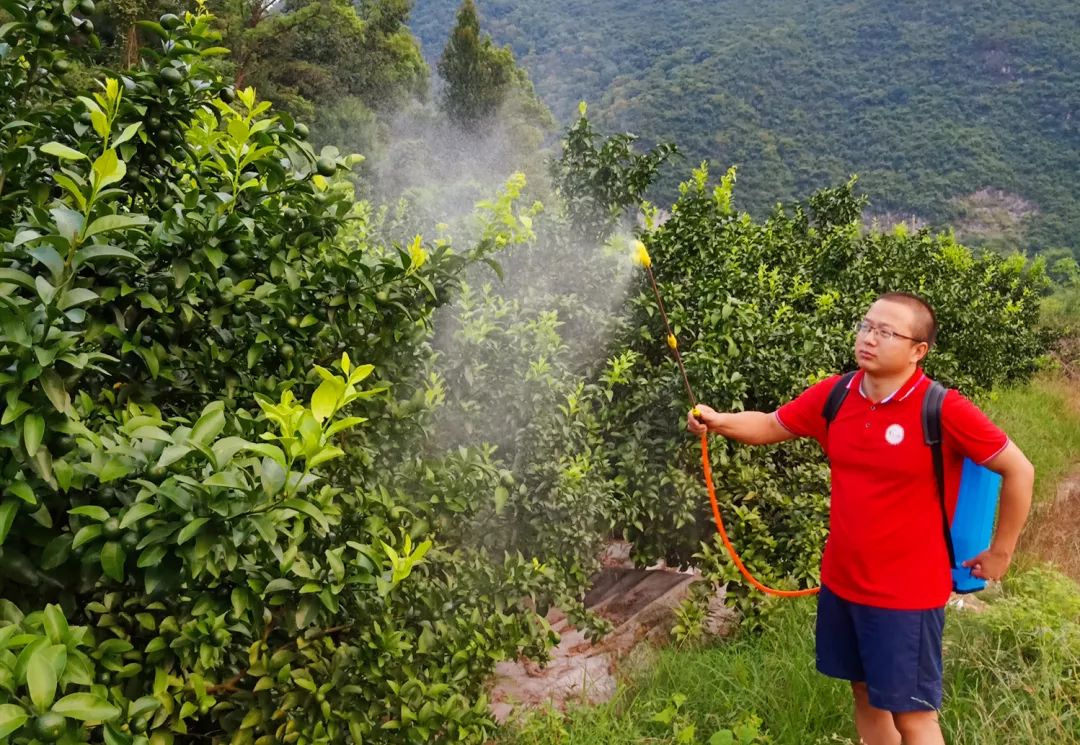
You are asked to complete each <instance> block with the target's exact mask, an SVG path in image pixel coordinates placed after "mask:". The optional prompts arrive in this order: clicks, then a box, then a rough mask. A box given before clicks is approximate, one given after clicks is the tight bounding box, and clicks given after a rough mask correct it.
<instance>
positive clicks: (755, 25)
mask: <svg viewBox="0 0 1080 745" xmlns="http://www.w3.org/2000/svg"><path fill="white" fill-rule="evenodd" d="M457 4H458V3H457V0H417V3H416V6H415V8H414V10H413V14H412V18H411V21H410V26H411V27H412V29H413V31H414V32H415V33H416V34H417V35H418V36H419V37H420V38H421V40H422V42H423V45H424V53H425V55H426V56H427V57H428V58H429V59H433V58H434V57H435V56H437V55H438V54H439V51H440V50H441V49H442V47H443V44H444V43H445V41H446V37H447V35H448V30H449V28H450V27H451V25H452V20H453V14H454V11H455V9H456V7H457ZM480 12H481V15H482V17H483V22H484V25H485V28H486V29H488V30H489V31H491V33H492V35H493V37H494V38H495V41H496V42H497V43H500V44H507V43H508V44H510V45H511V46H512V47H513V49H514V52H515V54H516V56H517V58H518V60H519V62H521V63H522V64H523V65H524V66H525V67H526V68H527V69H528V71H529V73H530V75H531V76H532V79H533V81H534V83H535V85H536V88H537V91H538V93H539V94H540V96H541V97H542V98H543V99H544V100H545V101H546V102H547V104H548V105H549V106H551V108H552V109H553V111H554V113H555V114H556V116H557V117H559V119H560V120H561V121H563V122H566V121H568V120H569V119H570V118H571V116H572V114H573V112H574V110H575V108H574V107H575V106H576V104H577V102H578V101H579V100H582V99H585V100H588V101H589V103H590V104H592V105H593V107H592V108H591V109H590V112H591V113H593V114H595V119H596V120H597V121H598V123H599V124H600V125H601V126H603V127H605V128H611V129H629V130H631V131H634V132H635V133H637V134H639V135H641V136H642V137H643V138H644V139H645V140H646V141H647V142H652V141H654V140H673V141H675V142H677V143H678V144H679V145H680V146H681V147H682V148H683V150H684V152H685V154H686V156H687V158H688V160H689V161H690V164H694V163H696V162H697V161H699V160H701V159H704V158H709V159H711V160H713V161H715V162H716V164H717V165H718V166H722V167H726V166H727V165H729V164H733V163H734V164H739V165H740V171H739V198H740V200H741V203H742V205H743V206H744V207H749V208H751V209H753V210H754V211H755V212H758V213H761V212H763V211H765V210H767V209H768V207H769V206H771V204H773V203H774V202H775V201H777V200H791V199H795V198H798V197H800V196H802V195H805V194H807V193H809V192H810V191H812V190H813V189H815V188H820V187H822V186H826V185H830V184H836V183H839V182H842V181H843V180H846V178H847V177H848V176H849V175H850V174H851V173H857V174H859V176H860V179H861V188H862V189H863V190H864V191H865V192H866V193H868V194H869V195H870V196H871V207H870V210H871V212H872V213H873V214H876V215H883V214H884V213H887V212H892V213H901V214H903V215H904V216H906V217H907V216H913V217H914V218H915V220H916V221H917V222H918V221H928V222H930V223H932V224H943V223H945V222H949V223H952V224H955V225H957V226H958V229H959V231H960V234H961V237H962V238H964V239H965V240H967V241H969V242H978V241H983V242H985V243H988V244H990V245H997V246H1001V247H1004V248H1009V247H1012V246H1016V245H1017V244H1019V245H1021V246H1022V247H1024V248H1027V249H1047V248H1053V247H1069V248H1071V249H1072V250H1073V251H1080V239H1078V238H1077V235H1080V182H1077V180H1076V178H1075V175H1076V173H1078V172H1080V121H1078V117H1080V35H1078V34H1077V29H1080V3H1071V2H1060V1H1058V0H1019V1H1018V2H1006V1H1005V0H975V1H973V2H963V3H959V2H938V1H936V0H911V1H909V2H884V1H883V0H850V1H849V2H842V3H841V2H835V1H834V0H807V1H806V2H801V3H792V2H789V1H788V0H753V1H752V2H751V1H749V0H726V1H725V2H705V1H704V0H669V2H666V3H663V4H662V5H657V4H652V3H636V2H626V1H625V0H568V1H567V2H563V3H556V4H552V3H547V2H540V1H539V0H513V1H512V0H485V1H484V2H482V3H480ZM686 167H688V166H685V167H684V168H681V169H671V170H670V172H669V173H668V174H667V175H666V177H665V179H663V180H662V181H661V184H662V186H663V188H664V189H665V194H664V196H668V197H670V196H671V195H672V193H673V186H674V185H675V183H676V182H677V180H678V179H679V177H681V176H684V174H685V172H686ZM894 218H895V215H890V216H889V219H894Z"/></svg>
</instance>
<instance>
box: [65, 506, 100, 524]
mask: <svg viewBox="0 0 1080 745" xmlns="http://www.w3.org/2000/svg"><path fill="white" fill-rule="evenodd" d="M68 514H69V515H81V516H82V517H88V518H90V519H91V520H97V521H98V522H99V523H103V522H105V521H106V520H108V519H109V511H108V510H107V509H105V508H104V507H99V506H98V505H96V504H88V505H84V506H82V507H75V508H72V509H70V510H68Z"/></svg>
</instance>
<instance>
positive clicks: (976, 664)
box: [501, 568, 1080, 745]
mask: <svg viewBox="0 0 1080 745" xmlns="http://www.w3.org/2000/svg"><path fill="white" fill-rule="evenodd" d="M988 599H989V601H990V602H989V605H988V607H987V609H986V610H985V611H983V612H981V613H977V612H974V611H955V610H953V609H950V611H949V615H948V620H947V622H946V634H945V649H946V652H945V678H946V679H945V705H944V710H943V712H942V727H943V730H944V731H945V736H946V740H947V741H948V742H949V743H950V744H951V745H1015V744H1016V743H1055V745H1077V744H1080V624H1078V623H1077V622H1078V621H1080V589H1078V588H1077V586H1076V585H1075V583H1073V582H1071V581H1070V580H1069V579H1067V578H1065V577H1063V576H1062V575H1060V574H1057V573H1056V572H1053V571H1051V570H1048V569H1041V568H1036V569H1031V570H1027V571H1023V572H1020V573H1018V574H1016V575H1014V576H1012V577H1011V578H1010V579H1008V580H1007V581H1006V582H1005V583H1004V584H1003V585H1002V586H1001V587H1000V589H998V590H997V591H995V592H994V594H993V595H992V596H991V597H989V598H988ZM814 612H815V601H814V600H812V599H800V600H789V601H781V602H779V603H778V607H777V608H776V612H775V614H774V615H773V616H772V618H771V621H772V623H771V624H770V626H769V628H768V629H767V630H766V631H765V632H763V633H762V634H761V635H758V636H749V635H748V636H745V637H742V638H737V639H735V640H733V641H728V642H724V643H721V644H719V645H716V646H713V647H710V648H705V649H682V650H680V649H668V650H665V651H663V652H661V653H659V656H658V658H657V659H656V660H655V661H654V662H652V663H651V664H649V665H647V666H645V667H643V668H642V669H641V670H640V671H639V672H638V673H637V674H632V675H630V676H629V680H628V681H627V682H626V685H625V686H624V688H623V691H622V693H621V694H620V695H619V696H618V697H617V698H616V699H615V700H614V701H612V702H610V703H609V704H606V705H603V706H599V707H589V708H582V709H578V710H575V711H572V712H571V713H570V714H569V715H566V716H562V715H559V714H556V713H552V712H543V713H539V714H535V715H533V716H532V717H531V718H530V719H529V720H528V721H526V722H525V723H524V724H523V725H521V726H520V727H518V728H517V729H514V730H508V731H506V732H505V733H504V736H503V739H502V740H501V742H503V743H505V744H506V745H556V744H557V743H558V744H560V745H562V744H569V743H573V744H574V745H615V744H616V743H618V744H619V745H625V744H627V743H673V744H674V743H704V744H706V745H711V743H714V742H715V743H727V742H735V743H739V742H745V743H763V742H771V743H775V744H776V745H785V744H790V745H817V744H819V743H849V744H850V745H854V743H856V742H857V740H856V738H855V730H854V725H853V723H852V721H851V702H850V693H849V689H848V686H847V684H846V683H843V682H841V681H835V680H831V679H829V678H826V677H825V676H823V675H820V674H819V673H818V672H817V671H816V670H815V669H814V628H813V627H814ZM756 718H757V719H759V720H760V721H761V722H762V724H761V732H762V733H763V734H762V735H760V736H755V735H754V733H755V731H756V726H755V719H756ZM740 727H742V728H743V729H742V734H743V735H744V737H745V738H746V739H743V740H740V738H739V734H740ZM725 731H730V735H729V734H725ZM718 732H719V733H721V734H719V735H717V733H718Z"/></svg>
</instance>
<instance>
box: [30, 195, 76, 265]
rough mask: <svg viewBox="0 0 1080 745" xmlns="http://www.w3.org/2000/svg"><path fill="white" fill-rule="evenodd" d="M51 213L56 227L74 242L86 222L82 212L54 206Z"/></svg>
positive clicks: (68, 239)
mask: <svg viewBox="0 0 1080 745" xmlns="http://www.w3.org/2000/svg"><path fill="white" fill-rule="evenodd" d="M49 214H50V215H52V218H53V220H55V221H56V229H57V231H58V232H59V233H60V235H61V236H63V237H64V239H65V240H67V241H68V242H69V243H73V242H74V241H75V237H76V236H77V235H79V232H80V231H81V230H82V229H83V224H84V222H83V216H82V213H81V212H76V211H75V210H73V209H69V208H67V207H53V208H52V209H51V210H49ZM39 248H41V246H39ZM51 268H52V267H50V269H51ZM54 273H55V272H54Z"/></svg>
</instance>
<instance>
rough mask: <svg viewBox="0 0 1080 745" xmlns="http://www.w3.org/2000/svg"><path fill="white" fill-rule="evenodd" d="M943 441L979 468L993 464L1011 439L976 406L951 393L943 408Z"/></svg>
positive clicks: (943, 403)
mask: <svg viewBox="0 0 1080 745" xmlns="http://www.w3.org/2000/svg"><path fill="white" fill-rule="evenodd" d="M941 429H942V437H943V439H944V440H945V442H946V444H947V445H949V446H950V447H951V448H953V449H955V450H956V451H958V452H959V453H961V454H962V455H964V456H965V457H967V458H971V460H973V461H975V462H976V463H978V464H979V465H983V464H985V463H986V462H987V461H990V460H993V459H994V457H995V456H997V455H998V454H999V453H1001V451H1002V450H1004V449H1005V447H1006V446H1007V445H1008V444H1009V438H1008V436H1006V434H1005V433H1004V432H1002V431H1001V429H999V428H998V426H997V425H996V424H994V423H993V422H991V421H990V419H989V417H987V416H986V414H984V413H982V411H980V410H979V407H977V406H976V405H975V404H973V403H971V401H969V400H968V399H967V398H965V397H964V396H963V395H961V394H960V392H959V391H955V390H949V392H948V393H947V394H946V395H945V400H944V401H943V402H942V405H941Z"/></svg>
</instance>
